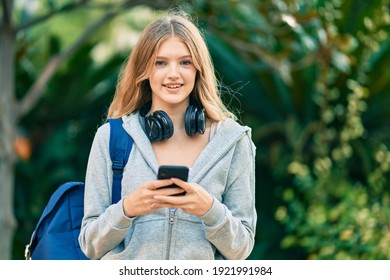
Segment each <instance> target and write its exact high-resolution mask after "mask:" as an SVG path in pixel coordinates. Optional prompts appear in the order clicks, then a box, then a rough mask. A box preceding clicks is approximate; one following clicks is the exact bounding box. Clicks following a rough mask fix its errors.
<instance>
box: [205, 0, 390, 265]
mask: <svg viewBox="0 0 390 280" xmlns="http://www.w3.org/2000/svg"><path fill="white" fill-rule="evenodd" d="M200 2H201V7H202V10H203V11H204V13H202V14H200V15H201V19H202V20H203V22H204V25H205V29H207V30H211V32H212V33H213V35H215V36H216V37H217V38H218V39H215V38H213V41H211V42H210V45H211V48H212V50H214V52H213V57H214V60H215V61H216V63H217V70H218V71H219V74H220V75H221V76H222V77H223V80H224V82H225V83H226V82H227V83H232V84H233V83H234V82H235V81H237V79H242V81H243V83H247V82H249V83H248V85H246V86H244V87H243V88H242V89H241V90H240V94H241V95H240V97H239V98H238V99H239V101H240V104H241V109H242V111H243V114H242V119H243V120H244V123H246V124H249V125H250V126H251V127H252V128H253V139H254V141H255V143H256V145H257V147H258V157H257V164H258V166H257V182H258V183H257V188H258V193H257V206H258V214H259V221H258V224H259V229H258V235H257V242H256V247H255V251H254V252H253V256H252V257H253V258H318V259H335V258H337V259H348V258H350V259H386V258H388V257H389V255H388V251H389V249H390V242H389V234H390V231H389V227H388V225H387V221H388V218H389V210H388V206H389V205H388V204H389V202H388V199H389V198H388V192H389V167H388V166H389V152H388V149H389V148H388V147H389V145H390V142H389V139H390V134H389V132H390V131H389V125H388V121H387V120H388V119H389V114H390V110H389V106H388V104H389V101H390V96H389V94H388V91H389V89H390V88H389V86H390V76H389V70H388V69H389V67H388V65H389V63H390V60H389V51H388V50H389V43H388V42H389V41H388V38H389V35H390V34H389V25H390V15H389V1H388V0H383V1H380V0H377V1H370V2H368V1H347V0H346V1H335V0H334V1H304V0H301V1H298V0H297V1H277V0H273V1H245V2H243V1H225V2H224V3H225V4H224V5H220V4H221V2H219V1H216V2H214V1H213V2H212V3H211V2H204V1H200ZM219 40H222V42H218V41H219ZM221 49H223V50H221ZM226 54H229V55H226ZM226 56H229V59H226V58H225V57H226ZM241 74H242V75H241ZM251 85H253V86H251ZM269 200H273V201H272V202H270V201H269ZM271 215H272V217H271ZM273 218H275V220H276V221H277V222H278V224H275V223H274V222H275V220H273ZM280 226H281V227H280ZM267 231H268V232H267ZM267 243H271V244H272V245H269V244H267ZM275 243H278V244H280V247H279V248H278V247H277V246H275ZM275 250H276V251H277V253H275ZM279 250H280V251H279Z"/></svg>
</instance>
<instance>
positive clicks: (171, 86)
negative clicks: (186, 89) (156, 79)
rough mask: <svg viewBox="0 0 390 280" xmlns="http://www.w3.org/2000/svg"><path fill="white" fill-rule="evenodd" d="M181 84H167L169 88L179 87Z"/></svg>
mask: <svg viewBox="0 0 390 280" xmlns="http://www.w3.org/2000/svg"><path fill="white" fill-rule="evenodd" d="M180 86H181V85H166V87H167V88H172V89H173V88H179V87H180Z"/></svg>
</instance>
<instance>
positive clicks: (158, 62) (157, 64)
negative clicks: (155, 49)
mask: <svg viewBox="0 0 390 280" xmlns="http://www.w3.org/2000/svg"><path fill="white" fill-rule="evenodd" d="M155 65H156V66H164V65H165V61H163V60H156V63H155Z"/></svg>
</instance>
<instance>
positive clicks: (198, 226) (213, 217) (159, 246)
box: [79, 113, 257, 260]
mask: <svg viewBox="0 0 390 280" xmlns="http://www.w3.org/2000/svg"><path fill="white" fill-rule="evenodd" d="M123 121H124V124H123V126H124V128H125V130H126V131H127V132H128V133H129V134H130V136H131V137H132V138H133V141H134V144H133V148H132V150H131V154H130V157H129V160H128V163H127V166H126V167H125V170H124V173H123V180H122V199H121V200H120V201H119V202H118V203H116V204H113V205H111V187H112V170H111V161H110V156H109V133H110V126H109V124H108V123H107V124H104V125H102V126H101V127H100V128H99V129H98V131H97V133H96V135H95V138H94V141H93V144H92V148H91V152H90V156H89V160H88V166H87V173H86V190H85V203H84V218H83V222H82V225H81V232H80V236H79V241H80V246H81V249H82V250H83V252H84V253H85V254H86V255H87V256H88V257H89V258H91V259H138V260H141V259H156V260H157V259H182V260H183V259H190V260H196V259H245V258H247V257H248V256H249V254H250V253H251V251H252V249H253V246H254V235H255V228H256V221H257V216H256V209H255V162H254V160H255V146H254V144H253V142H252V140H251V130H250V128H248V127H245V126H241V125H239V124H238V123H236V122H234V121H233V120H230V119H228V120H226V121H224V122H223V123H221V125H220V126H219V128H218V130H217V131H216V133H215V135H214V136H213V138H212V139H211V141H210V142H209V143H208V145H207V146H206V147H205V148H204V150H203V151H202V152H201V154H200V155H199V157H198V158H197V160H196V162H195V164H194V166H193V167H192V168H191V170H190V174H189V178H188V181H189V182H194V183H197V184H199V185H200V186H202V187H203V188H205V189H206V190H207V191H208V192H209V193H210V194H211V195H212V196H213V197H214V202H213V205H212V207H211V209H210V210H209V211H208V212H207V213H206V214H205V215H204V216H202V217H196V216H193V215H189V214H187V213H185V212H184V211H182V210H180V209H166V208H164V209H159V210H157V211H155V212H152V213H150V214H147V215H142V216H137V217H134V218H129V217H127V216H126V215H125V214H124V212H123V205H122V204H123V197H125V196H126V195H127V194H129V193H130V192H131V191H133V190H134V189H135V188H137V187H138V186H139V185H140V184H142V183H144V182H146V181H150V180H155V179H156V178H157V170H158V167H159V165H158V163H157V160H156V158H155V155H154V153H153V149H152V146H151V143H150V141H149V140H148V138H147V137H146V135H145V133H144V130H143V128H142V118H140V116H139V114H138V113H134V114H131V115H130V116H126V117H124V118H123ZM170 218H173V220H171V219H170Z"/></svg>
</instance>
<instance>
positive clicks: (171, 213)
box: [166, 208, 176, 260]
mask: <svg viewBox="0 0 390 280" xmlns="http://www.w3.org/2000/svg"><path fill="white" fill-rule="evenodd" d="M175 213H176V208H169V216H168V219H169V227H168V242H167V254H166V259H167V260H169V255H170V252H171V242H172V229H173V224H174V223H175Z"/></svg>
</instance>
